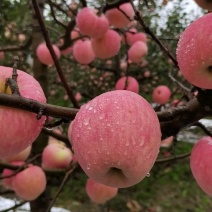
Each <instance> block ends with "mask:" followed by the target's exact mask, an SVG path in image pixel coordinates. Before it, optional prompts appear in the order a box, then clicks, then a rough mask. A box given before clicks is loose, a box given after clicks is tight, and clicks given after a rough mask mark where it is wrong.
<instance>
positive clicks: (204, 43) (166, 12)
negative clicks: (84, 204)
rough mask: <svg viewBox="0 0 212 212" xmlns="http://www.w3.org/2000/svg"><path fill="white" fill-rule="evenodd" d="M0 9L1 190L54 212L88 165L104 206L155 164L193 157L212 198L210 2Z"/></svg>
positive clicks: (34, 4)
mask: <svg viewBox="0 0 212 212" xmlns="http://www.w3.org/2000/svg"><path fill="white" fill-rule="evenodd" d="M191 5H195V6H196V8H198V10H197V11H198V12H197V13H194V14H191V12H188V11H187V10H189V11H190V10H191V9H190V8H191ZM201 7H202V8H201ZM0 8H1V10H2V11H1V14H0V20H1V25H0V27H1V30H0V121H1V124H0V132H1V133H0V167H1V179H2V184H3V188H2V189H1V190H0V192H1V193H2V194H3V193H7V192H11V193H12V194H13V195H15V196H16V197H17V198H19V199H20V200H21V201H22V202H21V203H20V204H22V203H25V202H26V201H28V202H30V207H31V211H33V212H34V211H36V212H37V211H41V212H43V211H50V209H51V208H52V207H53V206H54V205H55V202H56V200H57V198H58V196H59V195H60V193H61V191H62V190H63V189H64V187H65V185H66V184H67V183H68V182H69V181H71V180H73V179H77V176H78V174H79V173H81V174H83V176H86V184H85V185H84V192H85V193H87V198H90V200H91V201H92V202H94V203H95V204H98V205H102V204H106V202H108V201H110V199H112V198H114V197H115V196H117V195H119V194H118V190H119V189H121V188H123V189H127V188H128V187H132V186H135V185H137V184H139V183H142V182H143V180H145V178H146V177H148V176H149V175H150V172H151V170H152V168H153V167H154V165H155V164H156V163H158V162H160V163H166V164H167V163H169V164H170V162H172V161H177V160H180V159H184V158H190V167H191V172H192V174H193V177H194V180H196V183H197V184H198V185H199V187H200V188H201V189H202V190H203V191H204V192H205V193H206V194H207V195H209V196H212V180H211V179H212V175H211V171H210V169H211V167H210V166H211V165H210V164H211V163H210V161H211V157H212V156H211V155H212V148H211V145H212V132H211V129H210V127H209V128H208V127H206V126H204V125H203V124H202V123H201V122H200V120H201V119H202V118H210V117H211V116H212V13H210V10H211V3H209V1H206V0H198V1H197V0H196V1H192V3H191V1H189V2H187V3H186V1H177V0H170V1H165V0H163V1H162V0H161V1H154V0H151V1H150V0H144V1H133V0H115V1H111V0H105V1H98V0H95V1H89V0H30V1H27V0H10V1H9V0H5V1H1V2H0ZM185 8H187V9H185ZM194 126H195V127H196V128H197V127H198V129H199V134H200V135H201V138H200V139H199V141H198V139H197V140H196V142H195V143H196V144H195V145H194V148H193V149H192V150H191V151H188V152H186V153H184V154H175V149H177V147H178V143H179V140H180V139H179V136H178V135H179V134H180V133H181V132H182V131H183V130H185V129H187V130H190V129H193V128H192V127H194ZM196 128H195V129H196ZM170 146H171V147H170ZM167 147H168V148H169V151H168V152H166V154H161V152H162V151H161V149H162V148H167ZM190 156H191V157H190ZM52 187H54V189H52ZM55 187H56V188H57V189H56V191H55ZM69 192H72V191H71V189H70V191H69ZM20 204H19V205H20ZM19 205H17V207H18V206H19ZM101 209H103V210H104V209H105V208H102V207H101ZM114 210H115V209H114ZM84 211H87V209H84ZM108 211H109V209H108ZM131 211H133V209H131ZM136 211H137V210H136ZM138 211H139V210H138ZM140 211H141V210H140Z"/></svg>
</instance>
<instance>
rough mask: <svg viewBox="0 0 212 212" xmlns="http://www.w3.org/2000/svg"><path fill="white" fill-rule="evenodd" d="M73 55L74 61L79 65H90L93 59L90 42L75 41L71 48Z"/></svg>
mask: <svg viewBox="0 0 212 212" xmlns="http://www.w3.org/2000/svg"><path fill="white" fill-rule="evenodd" d="M73 55H74V58H75V60H76V61H77V62H78V63H80V64H84V65H87V64H89V63H91V62H92V61H93V60H94V59H95V54H94V51H93V49H92V47H91V41H90V40H78V41H76V42H75V43H74V46H73Z"/></svg>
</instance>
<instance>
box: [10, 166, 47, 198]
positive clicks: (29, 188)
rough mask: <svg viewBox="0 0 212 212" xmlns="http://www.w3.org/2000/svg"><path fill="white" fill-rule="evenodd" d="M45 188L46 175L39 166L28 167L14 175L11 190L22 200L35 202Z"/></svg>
mask: <svg viewBox="0 0 212 212" xmlns="http://www.w3.org/2000/svg"><path fill="white" fill-rule="evenodd" d="M45 188H46V175H45V173H44V171H43V170H42V169H41V168H40V167H39V166H33V165H31V166H29V167H28V168H26V169H25V170H23V171H21V172H19V173H17V174H16V176H15V177H14V179H13V189H14V191H15V193H16V195H17V196H19V197H20V198H22V199H24V200H29V201H32V200H35V199H36V198H37V197H38V196H40V195H41V194H42V192H43V191H44V190H45Z"/></svg>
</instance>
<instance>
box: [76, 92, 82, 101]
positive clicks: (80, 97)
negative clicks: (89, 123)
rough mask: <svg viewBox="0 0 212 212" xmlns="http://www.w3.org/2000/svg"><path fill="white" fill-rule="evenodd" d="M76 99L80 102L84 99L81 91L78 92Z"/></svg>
mask: <svg viewBox="0 0 212 212" xmlns="http://www.w3.org/2000/svg"><path fill="white" fill-rule="evenodd" d="M75 99H76V100H77V101H78V102H79V101H80V100H81V99H82V95H81V93H80V92H76V94H75Z"/></svg>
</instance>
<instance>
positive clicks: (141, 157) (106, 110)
mask: <svg viewBox="0 0 212 212" xmlns="http://www.w3.org/2000/svg"><path fill="white" fill-rule="evenodd" d="M68 137H69V140H70V141H71V143H72V147H73V150H74V153H75V155H76V157H77V160H78V162H79V164H80V166H81V167H82V169H83V170H84V171H85V173H86V174H87V175H88V176H89V177H90V178H92V179H93V180H95V181H97V182H99V183H102V184H105V185H107V186H111V187H117V188H119V187H129V186H132V185H134V184H136V183H138V182H140V181H141V180H143V179H144V178H145V176H146V175H147V173H149V172H150V170H151V168H152V166H153V164H154V162H155V160H156V158H157V155H158V152H159V148H160V143H161V132H160V124H159V121H158V118H157V115H156V113H155V111H154V110H153V108H152V107H151V105H150V104H149V103H148V102H147V101H146V100H145V99H144V98H143V97H141V96H139V95H138V94H136V93H134V92H131V91H126V90H116V91H110V92H106V93H103V94H102V95H100V96H97V97H96V98H94V99H93V100H91V101H90V102H88V103H87V104H85V105H83V106H82V107H81V108H80V110H79V112H78V113H77V115H76V117H75V119H74V121H73V123H72V127H70V128H69V130H68Z"/></svg>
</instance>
